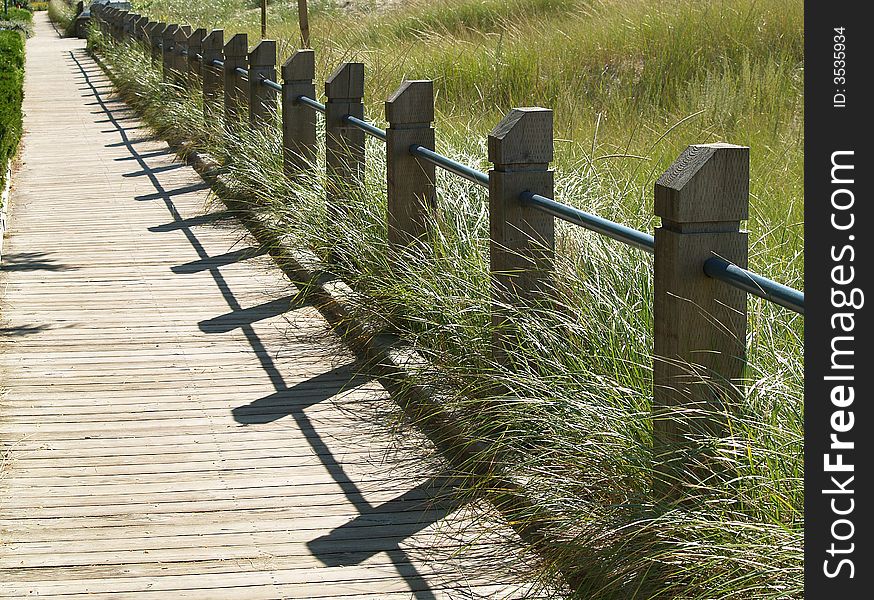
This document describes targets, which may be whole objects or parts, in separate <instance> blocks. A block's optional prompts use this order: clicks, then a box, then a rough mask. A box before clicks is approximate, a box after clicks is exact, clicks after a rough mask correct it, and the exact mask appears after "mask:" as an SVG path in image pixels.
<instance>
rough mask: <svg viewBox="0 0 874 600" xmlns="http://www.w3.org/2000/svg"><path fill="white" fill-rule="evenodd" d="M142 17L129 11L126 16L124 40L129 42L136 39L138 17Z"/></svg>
mask: <svg viewBox="0 0 874 600" xmlns="http://www.w3.org/2000/svg"><path fill="white" fill-rule="evenodd" d="M139 18H140V15H138V14H136V13H127V14H126V15H125V16H124V42H125V43H126V44H127V43H129V42H131V41H133V39H134V35H135V31H134V30H135V27H136V22H137V19H139Z"/></svg>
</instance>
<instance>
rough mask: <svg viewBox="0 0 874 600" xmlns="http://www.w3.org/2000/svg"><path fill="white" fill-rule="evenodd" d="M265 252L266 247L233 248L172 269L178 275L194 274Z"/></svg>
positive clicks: (261, 254)
mask: <svg viewBox="0 0 874 600" xmlns="http://www.w3.org/2000/svg"><path fill="white" fill-rule="evenodd" d="M265 254H267V249H266V248H258V247H255V246H249V247H247V248H240V249H238V250H231V251H230V252H225V253H224V254H217V255H216V256H210V257H208V258H200V259H198V260H193V261H191V262H187V263H185V264H182V265H176V266H175V267H171V268H170V270H171V271H173V272H174V273H176V274H177V275H192V274H194V273H200V272H202V271H206V270H208V269H215V268H218V267H226V266H228V265H232V264H234V263H237V262H240V261H243V260H248V259H250V258H255V257H257V256H263V255H265Z"/></svg>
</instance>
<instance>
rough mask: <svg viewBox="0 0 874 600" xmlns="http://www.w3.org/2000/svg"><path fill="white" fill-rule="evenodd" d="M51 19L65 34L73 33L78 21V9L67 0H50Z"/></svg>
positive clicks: (49, 11)
mask: <svg viewBox="0 0 874 600" xmlns="http://www.w3.org/2000/svg"><path fill="white" fill-rule="evenodd" d="M48 13H49V19H51V21H52V23H54V24H55V25H56V26H57V27H58V28H59V29H60V31H61V32H62V33H63V34H64V35H68V36H69V35H73V29H74V27H75V22H76V10H75V8H73V6H72V5H71V4H70V3H69V2H67V1H66V0H49V4H48Z"/></svg>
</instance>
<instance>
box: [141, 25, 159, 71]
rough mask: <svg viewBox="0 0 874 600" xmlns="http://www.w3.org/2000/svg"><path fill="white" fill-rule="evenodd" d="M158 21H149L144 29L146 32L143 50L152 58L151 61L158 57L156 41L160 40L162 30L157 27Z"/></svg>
mask: <svg viewBox="0 0 874 600" xmlns="http://www.w3.org/2000/svg"><path fill="white" fill-rule="evenodd" d="M159 25H160V23H158V22H157V21H149V22H148V23H147V24H146V26H145V28H144V30H145V32H146V40H145V52H146V56H148V57H150V58H151V59H152V62H153V63H154V62H156V61H157V60H158V57H159V56H160V55H159V54H158V52H159V50H158V43H159V42H160V41H161V33H162V32H163V30H160V31H159V29H158V26H159Z"/></svg>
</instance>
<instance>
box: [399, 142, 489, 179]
mask: <svg viewBox="0 0 874 600" xmlns="http://www.w3.org/2000/svg"><path fill="white" fill-rule="evenodd" d="M410 154H412V155H413V156H418V157H419V158H421V159H423V160H426V161H428V162H429V163H431V164H434V165H437V166H438V167H440V168H441V169H444V170H446V171H449V172H450V173H454V174H456V175H458V176H459V177H464V178H465V179H469V180H470V181H473V182H474V183H478V184H479V185H481V186H483V187H489V176H488V174H486V173H483V172H482V171H477V170H476V169H472V168H470V167H468V166H467V165H463V164H461V163H460V162H456V161H454V160H452V159H451V158H449V157H447V156H443V155H442V154H437V153H436V152H434V151H433V150H430V149H428V148H425V147H424V146H420V145H419V144H413V145H412V146H410Z"/></svg>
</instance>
